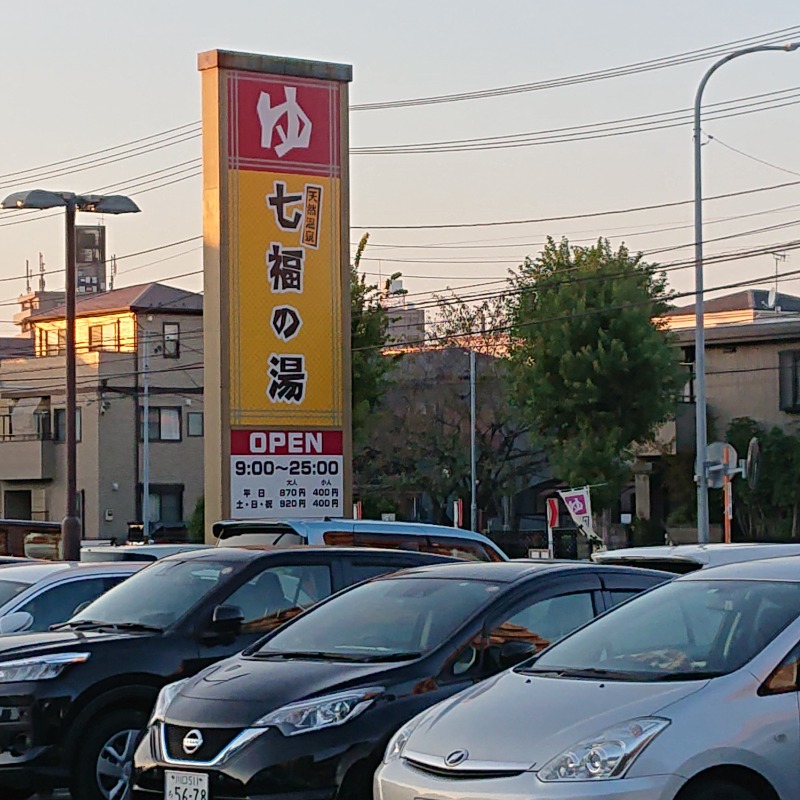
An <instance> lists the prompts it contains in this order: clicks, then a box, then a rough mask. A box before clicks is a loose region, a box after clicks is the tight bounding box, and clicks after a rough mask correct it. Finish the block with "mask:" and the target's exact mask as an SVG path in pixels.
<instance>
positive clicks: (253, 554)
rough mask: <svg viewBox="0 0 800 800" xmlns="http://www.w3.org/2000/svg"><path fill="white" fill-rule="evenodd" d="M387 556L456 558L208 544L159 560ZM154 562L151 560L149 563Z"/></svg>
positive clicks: (365, 550)
mask: <svg viewBox="0 0 800 800" xmlns="http://www.w3.org/2000/svg"><path fill="white" fill-rule="evenodd" d="M376 553H377V554H379V555H384V556H386V555H389V554H392V556H393V557H396V558H400V557H406V558H408V557H410V558H411V559H412V560H413V559H414V558H419V559H421V560H422V559H424V560H426V561H427V560H429V559H430V560H432V561H441V562H442V563H447V562H452V561H457V560H458V559H454V558H453V557H452V556H440V555H437V554H434V553H418V552H416V551H415V550H398V549H396V548H384V547H339V546H336V545H297V546H294V547H280V546H277V547H269V546H266V545H265V546H248V547H225V546H223V547H211V548H206V549H203V550H187V551H186V552H183V553H175V554H174V555H171V556H167V557H166V558H164V559H162V561H190V560H191V561H199V562H203V561H211V562H213V561H220V560H224V561H229V562H234V563H235V562H245V561H257V560H258V559H262V558H280V557H284V556H286V555H287V554H291V555H292V556H293V557H295V556H296V557H297V558H298V559H299V560H304V559H305V558H309V557H311V556H318V555H325V556H348V555H350V556H368V555H372V554H376ZM152 563H154V562H151V564H152Z"/></svg>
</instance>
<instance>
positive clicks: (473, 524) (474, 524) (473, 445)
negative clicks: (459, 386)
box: [469, 350, 478, 531]
mask: <svg viewBox="0 0 800 800" xmlns="http://www.w3.org/2000/svg"><path fill="white" fill-rule="evenodd" d="M475 371H476V364H475V351H474V350H470V351H469V416H470V448H469V449H470V459H469V461H470V486H471V487H472V492H471V493H472V502H471V504H470V518H469V522H470V530H473V531H476V530H478V447H477V442H476V439H475V436H476V428H477V420H476V416H475Z"/></svg>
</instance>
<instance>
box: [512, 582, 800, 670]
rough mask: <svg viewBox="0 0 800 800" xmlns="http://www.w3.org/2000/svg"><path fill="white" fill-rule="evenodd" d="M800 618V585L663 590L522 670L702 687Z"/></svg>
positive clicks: (697, 585) (692, 585) (678, 585)
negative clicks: (697, 682)
mask: <svg viewBox="0 0 800 800" xmlns="http://www.w3.org/2000/svg"><path fill="white" fill-rule="evenodd" d="M798 613H800V584H795V583H788V582H786V583H782V582H768V581H715V580H692V581H676V582H674V583H669V584H665V585H663V586H660V587H658V588H657V589H654V590H653V591H651V592H648V593H647V594H644V595H642V596H641V597H637V598H635V599H633V600H631V601H630V602H629V603H626V604H625V605H623V606H620V607H619V608H618V609H615V610H614V611H612V612H610V613H609V614H606V615H605V616H603V617H601V618H600V619H598V620H596V621H595V622H593V623H591V624H590V625H588V626H587V627H585V628H583V629H582V630H579V631H578V632H577V633H574V634H573V635H572V636H570V637H568V638H567V639H565V640H564V641H563V642H559V643H558V644H556V645H554V646H553V647H551V648H550V649H549V650H547V651H545V652H544V653H543V654H542V655H541V656H540V657H539V658H537V659H535V660H533V661H531V662H528V663H526V664H523V665H522V666H521V667H518V669H519V670H521V671H525V672H534V673H548V674H551V675H555V676H560V677H587V678H592V677H601V678H607V679H609V680H645V681H653V680H699V679H702V678H713V677H717V676H719V675H725V674H727V673H729V672H733V671H735V670H737V669H739V668H740V667H742V666H743V665H744V664H746V663H747V662H748V661H750V659H752V658H753V657H754V656H756V655H757V654H758V653H759V652H760V651H761V650H762V649H763V648H764V647H765V646H766V645H767V644H768V643H769V642H771V641H772V639H774V638H775V636H776V635H777V634H778V633H779V632H780V631H782V630H783V629H784V628H785V627H786V626H787V625H788V624H789V623H790V622H792V621H793V620H794V619H795V618H796V617H797V615H798Z"/></svg>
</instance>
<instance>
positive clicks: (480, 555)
mask: <svg viewBox="0 0 800 800" xmlns="http://www.w3.org/2000/svg"><path fill="white" fill-rule="evenodd" d="M428 542H429V543H428V546H427V547H424V548H423V549H424V551H425V552H426V553H436V554H437V555H440V556H453V557H454V558H463V559H466V560H467V561H494V560H496V559H494V558H492V557H491V556H490V555H489V554H488V553H487V552H486V548H485V547H484V546H483V545H482V544H481V543H480V542H471V541H469V540H468V539H457V538H449V537H446V536H444V537H443V536H437V537H436V538H433V537H430V538H429V539H428Z"/></svg>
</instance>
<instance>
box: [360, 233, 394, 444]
mask: <svg viewBox="0 0 800 800" xmlns="http://www.w3.org/2000/svg"><path fill="white" fill-rule="evenodd" d="M368 240H369V234H368V233H365V234H364V235H363V236H362V237H361V241H360V242H359V243H358V249H357V250H356V255H355V258H354V259H353V263H352V265H351V267H350V339H351V345H352V387H353V390H352V391H353V404H352V408H353V440H354V442H355V443H356V447H358V442H359V441H360V440H361V439H363V437H364V434H365V428H366V426H367V422H368V419H369V416H370V414H371V412H373V411H374V410H375V407H376V406H377V404H378V403H379V402H380V399H381V398H382V397H383V395H384V394H385V392H386V387H387V385H388V383H389V380H390V373H391V371H392V368H393V366H394V363H395V360H396V357H387V356H386V355H384V353H383V347H384V346H385V345H386V344H387V343H388V341H389V335H388V331H389V321H390V319H389V315H388V313H387V311H386V308H385V306H384V304H383V302H382V301H383V300H384V298H385V297H386V294H387V292H388V287H389V286H390V284H391V281H393V280H394V279H396V278H398V277H399V275H393V276H392V277H391V278H389V279H388V280H387V282H386V286H385V287H383V288H381V287H379V286H378V285H377V284H372V283H367V279H366V276H365V275H363V274H360V273H359V271H358V268H359V265H360V262H361V256H362V255H363V253H364V249H365V248H366V246H367V241H368Z"/></svg>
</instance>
